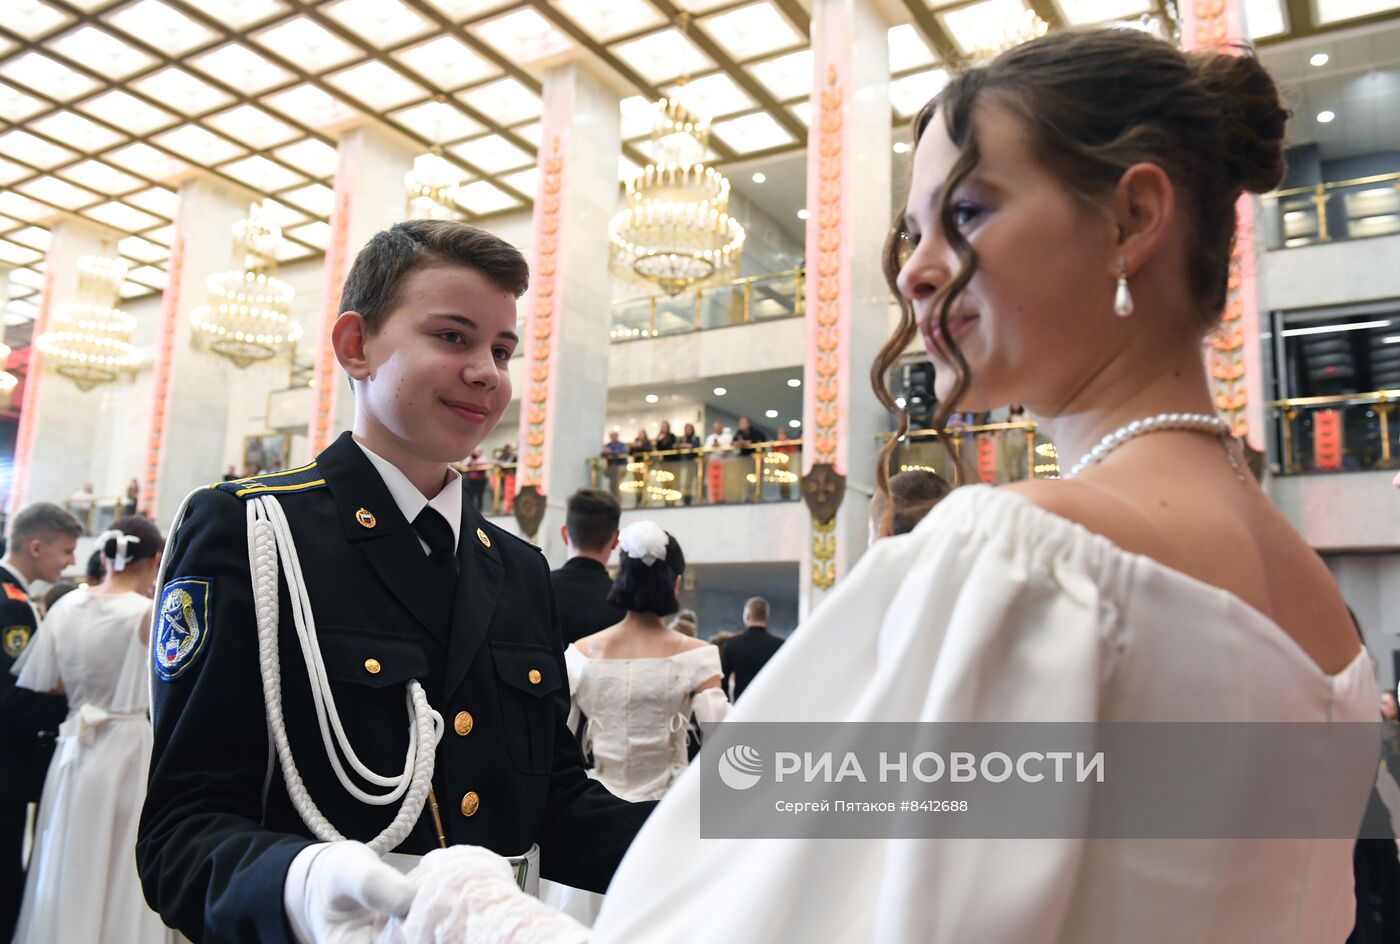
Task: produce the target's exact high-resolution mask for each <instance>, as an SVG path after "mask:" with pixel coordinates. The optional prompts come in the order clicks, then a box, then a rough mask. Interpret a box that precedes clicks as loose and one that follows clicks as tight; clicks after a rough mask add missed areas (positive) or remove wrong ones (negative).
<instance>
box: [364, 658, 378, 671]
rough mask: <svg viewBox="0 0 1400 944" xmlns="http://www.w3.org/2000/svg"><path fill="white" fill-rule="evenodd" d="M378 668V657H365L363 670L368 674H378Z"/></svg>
mask: <svg viewBox="0 0 1400 944" xmlns="http://www.w3.org/2000/svg"><path fill="white" fill-rule="evenodd" d="M379 668H380V666H379V660H378V659H366V660H365V671H366V672H368V673H369V674H370V675H378V674H379Z"/></svg>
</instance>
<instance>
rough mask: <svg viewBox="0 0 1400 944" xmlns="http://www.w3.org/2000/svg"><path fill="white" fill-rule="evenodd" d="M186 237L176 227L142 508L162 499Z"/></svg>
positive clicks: (156, 365) (162, 310)
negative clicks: (162, 481) (162, 473)
mask: <svg viewBox="0 0 1400 944" xmlns="http://www.w3.org/2000/svg"><path fill="white" fill-rule="evenodd" d="M186 239H187V237H186V236H185V234H184V233H183V232H180V231H179V228H178V227H177V235H176V237H175V245H174V246H172V247H170V266H169V269H168V273H169V274H168V277H167V279H166V284H165V293H164V294H163V295H162V296H161V300H160V336H159V337H158V339H157V341H156V356H155V363H154V364H153V365H152V367H153V370H152V373H153V376H152V378H151V392H152V396H151V428H150V431H149V433H148V434H147V439H146V469H145V473H144V475H143V478H142V480H141V507H142V508H146V509H154V508H156V507H157V505H156V501H157V499H158V497H159V488H160V463H161V459H162V457H163V456H164V454H165V421H166V414H167V413H168V412H169V403H170V384H171V378H172V377H173V376H174V374H173V367H174V363H175V335H176V333H177V330H176V329H177V328H178V327H179V318H180V285H181V278H182V276H183V275H184V274H185V246H186Z"/></svg>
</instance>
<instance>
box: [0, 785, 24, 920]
mask: <svg viewBox="0 0 1400 944" xmlns="http://www.w3.org/2000/svg"><path fill="white" fill-rule="evenodd" d="M28 806H29V804H27V803H20V802H16V801H14V800H3V801H0V941H8V940H9V939H10V938H11V937H13V936H14V933H15V923H16V922H17V921H19V903H20V901H21V899H23V898H24V867H23V865H22V864H21V862H20V856H21V854H23V852H24V821H25V815H26V811H27V809H28Z"/></svg>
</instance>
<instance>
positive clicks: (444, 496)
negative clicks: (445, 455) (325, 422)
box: [355, 439, 462, 551]
mask: <svg viewBox="0 0 1400 944" xmlns="http://www.w3.org/2000/svg"><path fill="white" fill-rule="evenodd" d="M355 445H357V446H359V447H360V449H361V450H362V451H363V452H364V454H365V457H366V458H367V459H369V461H370V464H371V465H373V466H374V468H375V471H377V472H378V473H379V477H380V478H381V479H383V480H384V485H385V487H387V488H388V489H389V494H390V495H392V496H393V498H394V504H396V505H398V506H399V511H401V512H403V516H404V519H405V520H407V521H408V523H409V524H413V519H414V518H417V517H418V513H419V512H420V511H422V510H423V508H424V506H427V505H431V506H432V508H433V510H435V511H436V512H437V513H438V514H440V515H442V516H443V517H444V518H446V519H447V524H448V526H450V527H451V528H452V548H453V550H454V551H455V550H456V548H457V540H458V537H459V536H460V535H459V532H460V531H461V530H462V476H461V475H460V474H459V473H458V472H457V470H456V469H453V468H451V467H450V466H449V467H448V469H447V483H446V484H445V485H443V487H442V490H441V491H439V492H438V493H437V494H436V495H434V496H433V497H432V498H431V499H428V498H424V497H423V493H422V492H420V491H418V487H417V486H416V485H414V484H413V483H412V482H410V481H409V480H408V476H406V475H404V474H403V472H402V471H400V469H399V467H398V466H396V465H394V464H393V463H392V462H390V461H389V460H388V459H385V458H384V457H383V456H380V455H377V454H375V452H374V451H373V450H372V449H370V448H369V447H368V446H366V445H365V444H364V443H362V442H360V441H359V440H358V439H356V440H355ZM418 543H419V544H422V545H423V550H424V551H427V550H428V545H427V544H426V543H425V542H424V541H423V539H422V538H421V537H420V538H419V539H418Z"/></svg>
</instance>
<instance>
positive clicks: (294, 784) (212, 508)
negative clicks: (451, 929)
mask: <svg viewBox="0 0 1400 944" xmlns="http://www.w3.org/2000/svg"><path fill="white" fill-rule="evenodd" d="M527 279H528V270H527V267H526V263H525V259H524V257H523V256H521V254H520V253H519V251H518V250H516V249H515V248H514V247H512V246H510V245H509V244H507V243H505V242H503V241H502V240H500V239H498V238H497V237H495V236H492V235H491V234H489V233H486V232H484V231H482V230H479V229H477V228H475V227H472V226H468V225H466V224H461V223H451V222H445V221H425V220H416V221H410V222H406V223H400V224H397V225H395V226H394V227H392V228H391V229H389V230H386V231H384V232H381V233H379V234H378V235H376V236H375V237H374V238H373V239H371V240H370V241H369V243H368V244H367V245H366V247H365V248H364V249H363V250H362V251H361V252H360V254H359V256H358V257H357V258H356V260H355V263H354V266H353V267H352V269H351V271H350V274H349V276H348V278H347V280H346V283H345V288H344V292H343V294H342V297H341V306H340V307H341V312H342V313H341V315H340V317H339V318H338V320H337V321H336V323H335V326H334V329H333V332H332V335H331V340H332V344H333V346H334V349H335V354H336V357H337V359H338V361H339V362H340V364H341V366H342V367H344V368H345V370H346V372H347V373H348V374H349V375H350V378H351V383H352V388H353V390H354V392H355V426H354V429H353V431H352V432H347V433H345V434H343V435H342V436H341V437H340V438H339V439H338V440H337V441H336V442H335V443H333V444H332V445H331V446H330V447H328V448H327V449H326V450H325V451H324V452H322V453H321V454H320V455H319V456H317V457H316V460H315V461H314V462H312V463H311V464H309V465H306V466H303V467H301V468H299V469H292V470H289V471H287V472H282V473H277V474H271V475H262V476H256V477H253V478H251V479H242V480H237V481H233V482H225V483H221V484H219V485H216V486H211V487H210V488H209V489H205V490H201V491H199V492H196V493H195V494H194V495H192V496H191V498H190V499H187V501H186V505H187V506H188V513H187V514H184V515H183V516H181V515H177V518H176V522H175V524H174V525H173V526H172V528H171V537H170V546H169V549H168V551H167V557H166V565H165V568H164V570H163V573H162V578H161V580H160V581H158V585H159V596H158V600H159V603H158V605H157V607H156V616H155V619H154V625H153V627H152V634H151V635H152V639H151V642H152V659H153V670H154V673H155V679H154V683H153V684H154V695H153V701H152V711H153V719H152V720H153V722H154V727H155V746H154V753H153V757H152V761H151V776H150V787H149V792H148V795H147V799H146V805H145V809H144V811H143V815H142V819H141V827H140V834H139V838H138V845H137V859H138V864H139V867H140V871H141V875H142V881H143V883H144V886H145V890H146V897H147V900H148V901H149V902H150V903H151V905H152V906H153V907H154V908H155V909H156V910H157V911H158V912H159V913H160V914H161V916H162V917H163V918H164V919H165V920H166V922H167V923H168V924H170V925H172V926H174V927H176V928H178V929H180V930H181V931H183V932H184V933H185V934H186V935H188V936H189V937H190V938H192V939H194V940H199V941H206V942H212V941H251V940H257V941H265V942H276V941H293V940H296V941H303V942H307V941H316V942H319V941H330V940H337V941H344V940H351V939H355V940H358V939H359V936H358V935H360V934H361V932H363V933H367V929H368V927H369V925H370V924H371V923H372V922H373V920H374V918H375V916H376V915H377V914H394V915H400V916H402V915H403V914H406V912H407V910H408V907H409V905H410V903H411V901H412V895H413V887H412V886H411V885H410V884H409V883H408V881H407V879H405V878H403V877H402V876H401V875H400V874H399V873H398V872H397V871H395V870H394V869H393V868H392V867H390V866H389V865H387V864H385V863H383V862H382V861H380V859H379V857H378V855H376V853H382V852H387V851H390V850H396V851H398V852H401V853H419V854H421V853H426V852H428V851H430V850H432V849H434V848H437V847H438V846H440V845H446V844H448V843H453V844H459V843H460V844H474V845H481V846H485V847H488V848H490V849H492V850H494V851H496V852H498V853H501V854H503V855H508V856H509V855H520V854H522V853H524V852H525V851H526V850H527V849H529V848H530V847H531V846H532V844H537V845H538V847H539V851H538V854H539V863H540V870H541V872H542V874H543V875H544V877H546V878H551V879H556V880H558V881H561V882H565V883H568V884H570V885H574V886H577V887H581V888H586V889H590V890H595V891H603V890H604V889H605V888H606V886H607V884H608V881H609V880H610V879H611V877H612V873H613V871H614V869H615V868H616V866H617V863H618V861H619V860H620V859H621V857H622V854H623V852H624V851H625V850H626V848H627V846H628V844H629V843H630V842H631V839H632V837H633V836H634V835H635V834H636V831H637V829H638V828H639V827H640V826H641V824H642V821H643V820H644V819H645V817H646V815H647V813H649V812H650V806H649V805H645V804H628V803H624V802H623V801H621V800H618V799H617V798H616V797H614V796H613V795H612V794H610V793H608V792H607V790H605V789H604V788H603V787H602V786H601V785H599V784H597V783H596V782H594V781H591V780H589V779H588V778H587V777H586V776H585V774H584V770H583V768H582V765H581V760H580V757H579V753H578V746H577V743H576V742H575V741H574V739H573V738H572V737H571V736H569V733H568V731H567V729H566V727H565V724H564V721H565V718H566V716H567V710H568V700H569V695H568V684H567V675H566V673H565V668H564V661H563V654H562V649H563V647H562V643H561V639H560V632H559V614H558V609H557V607H556V606H555V603H554V596H553V594H552V593H551V592H550V587H549V567H548V565H547V564H546V563H545V560H544V558H543V556H541V555H540V553H539V552H538V550H537V549H536V548H534V547H533V546H531V545H529V544H527V543H525V542H524V541H522V540H520V539H519V538H516V537H514V536H512V535H510V534H509V533H507V532H505V531H503V530H501V529H500V528H498V527H496V526H494V525H492V524H490V523H489V522H487V521H486V520H485V519H484V518H483V517H482V516H481V514H480V512H479V511H478V510H477V509H476V507H475V506H474V505H473V503H472V502H471V501H467V500H464V499H463V496H464V486H463V483H462V481H461V480H460V478H459V476H458V475H457V473H456V472H454V471H452V470H451V469H450V468H449V466H448V463H449V462H452V461H457V460H460V459H461V458H462V457H463V456H467V455H469V454H470V453H471V452H472V450H473V449H475V448H476V446H477V445H478V444H479V443H480V442H481V440H482V438H483V437H484V436H485V435H486V434H487V433H489V432H490V430H491V429H492V427H494V426H495V424H496V422H497V420H499V419H500V416H501V413H502V411H503V410H504V409H505V407H506V404H507V403H509V401H510V392H511V383H510V374H509V366H510V359H511V354H512V353H513V351H514V349H515V347H516V345H517V344H518V343H519V338H517V337H516V334H515V325H516V300H517V299H518V298H519V297H520V296H521V295H522V294H523V293H524V291H525V289H526V283H527ZM182 510H183V509H182ZM250 548H251V550H250ZM250 558H251V563H250ZM269 732H271V734H269ZM411 732H412V733H411ZM437 738H441V740H440V741H437ZM435 743H436V745H437V746H436V749H434V747H433V745H434V744H435ZM328 748H329V750H328ZM406 758H407V759H406ZM342 837H345V838H342ZM317 840H321V841H319V842H318V841H317ZM366 843H368V844H369V845H368V846H367V845H365V844H366Z"/></svg>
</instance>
